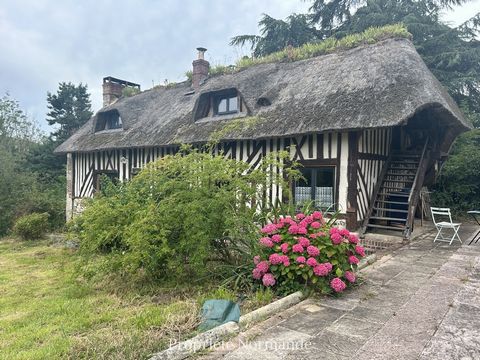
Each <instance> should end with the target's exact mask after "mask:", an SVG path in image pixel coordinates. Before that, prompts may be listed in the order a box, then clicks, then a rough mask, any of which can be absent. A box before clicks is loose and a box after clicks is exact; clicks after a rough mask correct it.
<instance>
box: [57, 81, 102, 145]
mask: <svg viewBox="0 0 480 360" xmlns="http://www.w3.org/2000/svg"><path fill="white" fill-rule="evenodd" d="M47 102H48V110H49V112H48V114H47V116H48V118H47V121H48V123H49V124H50V125H54V126H57V130H55V131H54V132H52V134H51V137H52V139H53V140H54V141H55V142H57V143H60V142H63V141H65V140H66V139H67V138H68V137H70V136H71V135H72V134H73V133H74V132H75V131H76V130H78V129H79V128H80V127H81V126H82V125H83V124H85V123H86V122H87V120H88V119H90V118H91V117H92V115H93V113H92V106H91V101H90V94H89V93H88V89H87V85H83V84H82V83H80V84H79V85H74V84H72V83H71V82H68V83H66V82H61V83H60V84H59V86H58V90H57V93H56V94H52V93H50V92H49V93H47Z"/></svg>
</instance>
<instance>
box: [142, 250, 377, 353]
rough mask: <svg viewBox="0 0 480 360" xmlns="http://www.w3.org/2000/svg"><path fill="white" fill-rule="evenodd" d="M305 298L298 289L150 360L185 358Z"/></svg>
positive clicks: (372, 257)
mask: <svg viewBox="0 0 480 360" xmlns="http://www.w3.org/2000/svg"><path fill="white" fill-rule="evenodd" d="M376 260H377V255H376V254H371V255H369V256H367V257H366V258H364V259H362V261H360V264H358V267H357V271H360V270H362V269H364V268H365V267H367V266H368V265H370V264H373V263H374V262H375V261H376ZM303 298H304V294H303V293H302V292H301V291H297V292H295V293H293V294H290V295H288V296H285V297H284V298H282V299H279V300H277V301H274V302H272V303H271V304H268V305H265V306H262V307H261V308H259V309H257V310H254V311H252V312H249V313H248V314H245V315H243V316H240V319H239V321H238V324H237V323H236V322H233V321H230V322H228V323H225V324H222V325H220V326H217V327H215V328H213V329H211V330H208V331H206V332H204V333H201V334H198V335H197V336H194V337H193V338H191V339H189V340H186V341H182V342H180V343H178V344H175V345H174V346H172V347H169V348H168V349H166V350H163V351H161V352H159V353H156V354H154V355H152V356H151V357H150V359H149V360H183V359H186V358H188V357H189V356H191V355H193V354H195V353H197V352H199V351H203V350H206V349H208V348H209V347H212V346H214V345H215V344H217V343H218V342H220V341H222V340H223V339H225V338H226V337H228V336H230V335H233V334H237V333H239V332H240V330H241V329H242V328H245V327H249V326H251V325H254V324H256V323H259V322H261V321H263V320H265V319H267V318H269V317H270V316H272V315H273V314H275V313H276V312H278V311H282V310H285V309H288V308H290V307H292V306H293V305H296V304H298V303H299V302H300V301H302V300H303Z"/></svg>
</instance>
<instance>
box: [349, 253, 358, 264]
mask: <svg viewBox="0 0 480 360" xmlns="http://www.w3.org/2000/svg"><path fill="white" fill-rule="evenodd" d="M348 262H349V263H350V264H355V265H356V264H358V263H359V262H360V261H359V260H358V258H357V257H356V256H353V255H352V256H349V257H348Z"/></svg>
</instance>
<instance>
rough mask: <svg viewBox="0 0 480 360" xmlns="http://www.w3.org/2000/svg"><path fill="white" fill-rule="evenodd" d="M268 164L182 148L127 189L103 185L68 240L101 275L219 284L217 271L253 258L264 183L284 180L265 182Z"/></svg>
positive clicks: (274, 162) (275, 178)
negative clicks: (93, 260) (95, 260)
mask: <svg viewBox="0 0 480 360" xmlns="http://www.w3.org/2000/svg"><path fill="white" fill-rule="evenodd" d="M280 156H287V155H286V154H281V155H280ZM274 165H275V166H276V167H280V166H281V163H280V161H279V159H278V158H277V159H275V158H273V157H272V159H265V160H264V162H263V165H262V166H261V167H260V168H259V169H257V170H251V169H249V165H248V164H247V163H245V162H241V161H236V160H232V159H227V158H225V157H224V156H214V155H212V153H211V152H200V151H197V150H191V149H189V148H184V149H183V150H182V151H181V152H180V153H178V154H176V155H173V156H166V157H164V158H162V159H160V160H158V161H156V162H153V163H150V164H148V165H147V166H146V168H145V169H144V170H142V171H141V172H140V173H139V174H138V175H137V176H135V177H134V178H133V179H132V180H131V181H130V182H128V183H125V184H118V185H113V184H111V185H110V186H107V187H106V190H105V192H104V194H101V195H99V196H97V197H95V198H94V199H93V200H91V201H90V202H89V203H87V205H86V209H85V211H84V212H83V213H82V215H80V216H79V217H78V218H77V219H76V220H75V222H74V224H73V226H72V231H73V235H75V236H76V237H78V239H79V240H80V250H81V252H82V254H84V255H85V259H86V260H87V261H88V258H89V257H98V256H102V257H103V258H104V261H102V264H103V266H104V268H103V270H104V272H105V273H115V274H120V275H122V276H126V275H134V276H135V277H137V276H141V277H142V278H143V279H150V280H168V281H175V282H182V281H185V282H190V281H192V279H199V280H198V281H205V279H206V280H210V279H212V277H216V276H218V277H222V276H224V274H223V270H222V269H223V268H222V267H221V266H220V265H221V264H226V263H228V264H231V265H234V266H237V265H238V264H241V263H246V260H245V258H250V259H251V254H252V251H253V250H252V246H256V245H252V244H254V243H255V242H254V239H255V237H256V233H257V231H258V224H260V223H262V218H263V215H262V211H261V208H262V207H263V206H264V205H265V204H264V199H263V196H264V191H263V189H264V186H265V183H266V181H267V180H268V181H271V182H273V183H279V184H283V186H285V181H286V180H285V179H284V178H283V177H280V176H267V169H271V168H273V167H274ZM286 170H287V169H285V171H284V173H287V171H286ZM285 188H286V186H285ZM248 204H255V206H248ZM259 210H260V211H259ZM86 268H88V266H86ZM137 280H138V278H137Z"/></svg>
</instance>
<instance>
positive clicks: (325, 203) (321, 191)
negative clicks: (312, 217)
mask: <svg viewBox="0 0 480 360" xmlns="http://www.w3.org/2000/svg"><path fill="white" fill-rule="evenodd" d="M334 183H335V168H334V167H322V168H318V169H315V207H317V208H321V209H326V208H328V207H330V206H331V205H332V204H334V203H335V201H334Z"/></svg>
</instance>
